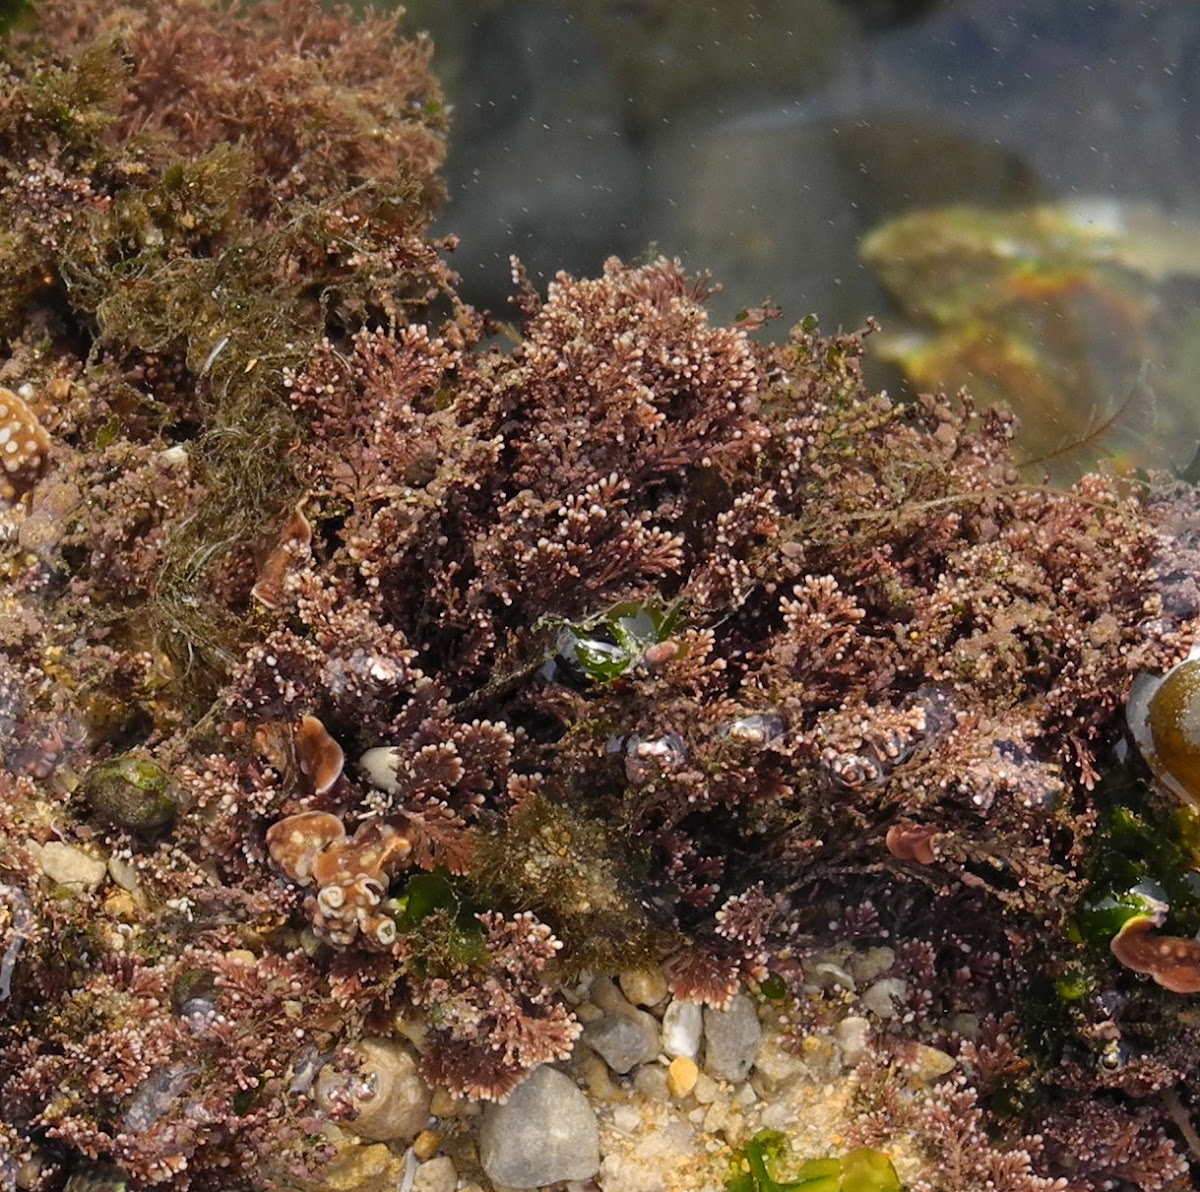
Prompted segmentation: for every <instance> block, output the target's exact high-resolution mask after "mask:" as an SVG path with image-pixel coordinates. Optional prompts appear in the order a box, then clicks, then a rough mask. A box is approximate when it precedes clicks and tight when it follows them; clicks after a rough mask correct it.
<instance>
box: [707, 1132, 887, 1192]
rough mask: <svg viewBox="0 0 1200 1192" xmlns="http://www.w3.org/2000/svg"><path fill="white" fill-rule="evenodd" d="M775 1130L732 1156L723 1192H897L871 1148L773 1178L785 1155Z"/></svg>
mask: <svg viewBox="0 0 1200 1192" xmlns="http://www.w3.org/2000/svg"><path fill="white" fill-rule="evenodd" d="M787 1146H788V1144H787V1139H786V1137H785V1136H784V1135H783V1134H781V1133H780V1132H779V1131H777V1130H760V1131H759V1132H758V1133H757V1134H756V1135H755V1136H754V1137H753V1138H752V1139H750V1140H749V1142H747V1143H746V1144H745V1145H744V1146H743V1147H742V1148H741V1149H740V1151H739V1152H738V1153H737V1154H736V1155H735V1157H734V1160H733V1165H732V1171H731V1172H730V1175H729V1177H728V1179H726V1181H725V1188H726V1192H900V1180H899V1178H898V1177H897V1175H896V1169H895V1168H894V1167H893V1166H892V1161H891V1160H890V1159H889V1158H888V1157H887V1156H886V1155H885V1154H883V1152H882V1151H877V1150H875V1149H874V1148H872V1147H857V1148H856V1149H854V1150H852V1151H847V1152H846V1154H844V1155H841V1156H840V1157H839V1156H831V1157H828V1158H824V1159H809V1160H808V1161H807V1162H805V1163H802V1164H801V1165H800V1167H799V1169H798V1171H797V1173H796V1178H795V1179H790V1180H781V1179H779V1178H777V1177H776V1176H775V1175H773V1174H772V1169H778V1165H779V1164H780V1162H781V1160H783V1159H784V1158H785V1156H786V1154H787Z"/></svg>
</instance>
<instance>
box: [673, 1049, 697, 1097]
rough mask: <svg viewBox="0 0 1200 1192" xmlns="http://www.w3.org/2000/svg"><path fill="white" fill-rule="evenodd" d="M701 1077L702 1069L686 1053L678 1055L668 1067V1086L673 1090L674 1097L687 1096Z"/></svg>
mask: <svg viewBox="0 0 1200 1192" xmlns="http://www.w3.org/2000/svg"><path fill="white" fill-rule="evenodd" d="M699 1077H700V1069H699V1068H697V1067H696V1061H695V1060H692V1059H688V1057H687V1056H686V1055H677V1056H676V1057H675V1058H674V1059H673V1060H672V1061H671V1066H670V1067H669V1068H668V1069H667V1088H668V1089H670V1090H671V1096H672V1097H680V1098H682V1097H686V1096H687V1095H688V1094H689V1093H690V1092H691V1091H692V1089H694V1088H695V1087H696V1081H697V1080H698V1079H699Z"/></svg>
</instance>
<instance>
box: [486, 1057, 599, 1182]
mask: <svg viewBox="0 0 1200 1192" xmlns="http://www.w3.org/2000/svg"><path fill="white" fill-rule="evenodd" d="M479 1161H480V1163H481V1164H482V1165H483V1170H484V1171H485V1172H486V1173H487V1175H488V1178H489V1179H490V1180H492V1181H493V1183H496V1184H503V1185H505V1186H506V1187H509V1188H537V1187H539V1186H541V1185H542V1184H555V1183H557V1182H558V1181H559V1180H586V1179H590V1178H591V1177H592V1176H594V1175H595V1174H596V1172H597V1171H599V1170H600V1131H599V1128H598V1127H597V1125H596V1115H595V1113H593V1111H592V1107H591V1106H590V1105H589V1104H588V1100H587V1098H586V1097H585V1096H584V1095H583V1093H581V1092H580V1091H579V1089H578V1088H576V1086H575V1084H574V1082H573V1081H571V1080H570V1079H569V1078H568V1077H566V1076H564V1075H563V1074H562V1073H561V1072H559V1071H557V1070H556V1069H554V1068H550V1067H546V1066H545V1065H543V1066H542V1067H540V1068H535V1069H534V1071H533V1072H532V1073H531V1075H530V1076H529V1078H528V1079H527V1080H526V1081H525V1083H524V1084H522V1085H519V1086H518V1087H517V1088H516V1090H515V1091H514V1092H513V1093H512V1095H511V1096H510V1097H509V1098H508V1100H507V1101H506V1102H505V1103H504V1104H503V1105H489V1106H488V1107H487V1109H485V1110H484V1112H483V1118H482V1121H481V1123H480V1128H479Z"/></svg>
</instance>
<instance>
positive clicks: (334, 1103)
mask: <svg viewBox="0 0 1200 1192" xmlns="http://www.w3.org/2000/svg"><path fill="white" fill-rule="evenodd" d="M350 1050H351V1051H352V1052H354V1053H355V1056H356V1057H357V1059H358V1061H359V1067H358V1071H356V1072H355V1071H351V1072H340V1071H338V1070H337V1068H336V1067H334V1066H333V1065H332V1064H326V1065H325V1067H324V1068H322V1069H321V1072H320V1075H319V1076H318V1077H317V1088H316V1100H317V1104H318V1105H320V1106H321V1108H322V1109H324V1110H325V1111H326V1112H327V1113H330V1114H332V1115H334V1116H335V1117H337V1118H339V1119H343V1118H344V1120H343V1121H342V1122H341V1124H342V1125H344V1126H345V1127H346V1129H348V1130H352V1131H353V1132H354V1133H355V1134H357V1135H359V1136H360V1137H361V1138H369V1139H371V1141H372V1142H392V1141H394V1140H395V1139H401V1138H403V1139H409V1138H415V1137H416V1136H417V1134H419V1133H420V1132H421V1131H422V1130H423V1129H424V1128H425V1125H426V1122H427V1121H428V1120H429V1098H430V1091H429V1086H428V1085H427V1084H426V1083H425V1081H424V1080H423V1079H422V1078H421V1075H420V1073H418V1071H417V1061H416V1060H415V1059H414V1058H413V1054H412V1052H411V1051H410V1050H409V1049H408V1047H407V1046H405V1044H403V1043H401V1042H399V1041H398V1040H395V1039H361V1040H360V1041H359V1042H357V1043H355V1044H353V1045H352V1047H351V1048H350Z"/></svg>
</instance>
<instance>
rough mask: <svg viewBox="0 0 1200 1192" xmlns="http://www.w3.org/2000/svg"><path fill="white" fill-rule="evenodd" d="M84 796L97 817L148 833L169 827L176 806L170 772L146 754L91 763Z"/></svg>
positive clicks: (140, 833) (138, 831)
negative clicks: (93, 764)
mask: <svg viewBox="0 0 1200 1192" xmlns="http://www.w3.org/2000/svg"><path fill="white" fill-rule="evenodd" d="M83 791H84V796H85V797H86V798H87V801H88V806H89V807H90V808H91V809H92V813H93V814H94V815H95V816H96V818H97V819H101V820H104V821H105V822H106V823H110V824H115V825H117V826H118V827H120V828H127V829H128V830H129V831H130V832H135V833H137V834H138V835H139V836H152V835H154V834H155V833H157V832H161V831H163V830H165V829H167V828H169V827H170V826H171V825H172V824H173V823H174V822H175V816H176V813H177V812H178V810H179V804H178V800H177V798H176V793H175V790H174V788H173V786H172V783H171V776H170V775H169V774H168V773H167V771H166V770H164V769H163V767H162V766H160V765H159V764H158V763H157V762H155V761H152V760H151V759H150V758H148V757H139V756H137V755H135V754H126V755H124V756H123V757H115V758H111V759H110V760H108V761H103V762H99V763H97V764H96V765H95V766H93V767H92V768H91V769H90V770H89V771H88V774H87V777H86V778H85V779H84V784H83Z"/></svg>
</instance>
